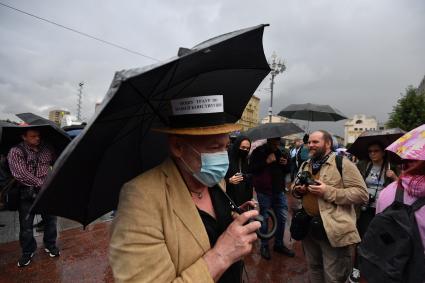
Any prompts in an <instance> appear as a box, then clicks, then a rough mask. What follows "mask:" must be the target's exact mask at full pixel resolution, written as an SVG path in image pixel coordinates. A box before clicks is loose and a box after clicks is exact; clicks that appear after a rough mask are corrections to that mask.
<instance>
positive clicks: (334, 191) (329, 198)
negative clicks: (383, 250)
mask: <svg viewBox="0 0 425 283" xmlns="http://www.w3.org/2000/svg"><path fill="white" fill-rule="evenodd" d="M335 156H336V155H335V153H332V154H331V156H330V157H329V159H328V160H327V161H326V162H325V164H323V165H322V167H321V169H320V177H319V180H321V181H322V182H324V183H325V184H326V193H325V194H324V196H323V198H318V203H319V210H320V216H321V218H322V220H323V226H324V228H325V231H326V234H327V236H328V239H329V242H330V244H331V246H333V247H344V246H347V245H351V244H355V243H359V242H360V236H359V233H358V231H357V228H356V212H355V210H354V205H356V204H365V203H367V201H368V198H369V195H368V192H367V189H366V184H365V182H364V180H363V177H362V176H361V174H360V172H359V170H358V169H357V167H356V165H354V163H352V162H351V161H350V160H348V159H347V158H344V159H343V163H342V175H343V179H344V182H342V179H341V175H340V174H339V172H338V169H337V167H336V162H335ZM306 162H307V165H306V166H305V167H304V170H305V171H307V170H308V171H311V164H310V160H307V161H306ZM300 170H301V169H300Z"/></svg>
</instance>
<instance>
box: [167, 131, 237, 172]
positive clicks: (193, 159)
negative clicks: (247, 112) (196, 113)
mask: <svg viewBox="0 0 425 283" xmlns="http://www.w3.org/2000/svg"><path fill="white" fill-rule="evenodd" d="M174 138H176V139H177V143H178V146H179V150H178V151H177V154H176V151H175V152H174V153H173V154H174V155H175V157H179V158H181V159H183V160H184V161H185V162H186V163H187V165H188V166H189V167H190V168H191V169H192V170H194V171H195V172H199V170H200V169H201V156H200V155H199V154H198V153H214V152H220V151H226V150H227V147H228V145H229V142H230V140H229V135H228V134H220V135H208V136H178V137H174ZM172 146H174V145H173V143H172ZM172 151H173V149H172ZM178 155H180V156H178Z"/></svg>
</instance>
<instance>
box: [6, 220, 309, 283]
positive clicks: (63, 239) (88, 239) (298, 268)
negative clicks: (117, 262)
mask: <svg viewBox="0 0 425 283" xmlns="http://www.w3.org/2000/svg"><path fill="white" fill-rule="evenodd" d="M110 223H111V222H110V221H107V222H102V223H97V224H93V225H89V226H88V227H87V229H86V230H82V229H81V228H74V229H68V230H65V231H62V232H61V233H60V235H59V239H58V247H59V248H60V250H61V256H60V257H58V258H50V257H49V256H48V255H47V254H46V253H45V252H44V250H43V246H42V237H41V236H37V237H36V239H37V244H38V249H37V252H36V254H35V255H34V257H33V260H32V262H31V264H30V265H29V266H27V267H24V268H19V267H17V265H16V264H17V260H18V258H19V256H20V248H19V243H18V242H17V241H14V242H10V243H4V244H0V282H1V283H3V282H4V283H9V282H11V283H12V282H22V283H23V282H25V283H26V282H28V283H29V282H31V283H41V282H65V283H66V282H113V276H112V271H111V269H110V267H109V265H108V259H107V251H108V242H109V229H110ZM287 244H291V243H287ZM294 248H295V250H296V254H297V255H296V256H295V258H288V257H286V256H284V255H281V254H277V253H274V252H272V260H270V261H266V260H264V259H262V258H261V256H260V251H259V245H255V247H254V250H253V252H252V254H251V255H249V256H247V257H246V259H245V261H246V270H247V276H248V279H249V282H250V283H254V282H265V283H267V282H308V281H307V274H306V271H307V267H306V264H305V261H304V257H303V255H302V251H301V245H300V244H299V243H296V244H295V245H294Z"/></svg>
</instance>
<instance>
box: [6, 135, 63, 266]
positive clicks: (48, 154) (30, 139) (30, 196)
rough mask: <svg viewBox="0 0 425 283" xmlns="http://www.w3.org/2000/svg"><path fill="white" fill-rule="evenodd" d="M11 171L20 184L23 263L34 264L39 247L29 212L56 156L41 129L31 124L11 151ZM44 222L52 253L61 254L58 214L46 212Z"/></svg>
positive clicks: (51, 254)
mask: <svg viewBox="0 0 425 283" xmlns="http://www.w3.org/2000/svg"><path fill="white" fill-rule="evenodd" d="M7 160H8V163H9V167H10V171H11V173H12V175H13V177H14V178H15V179H16V180H17V181H18V183H19V186H20V202H19V208H18V211H19V224H20V230H19V242H20V245H21V248H22V256H21V258H20V259H19V261H18V266H19V267H24V266H27V265H28V264H30V262H31V258H32V256H33V254H34V252H35V250H36V248H37V244H36V241H35V239H34V234H33V222H34V214H32V213H29V212H30V208H31V206H32V204H33V202H34V200H35V198H36V195H37V193H38V191H39V190H40V188H41V186H42V185H43V183H44V181H45V179H46V177H47V175H48V173H49V171H50V168H51V166H52V165H53V163H54V160H55V153H54V151H53V149H52V148H51V147H50V146H49V145H48V144H46V143H43V142H42V140H41V136H40V131H39V130H37V129H36V128H32V127H27V128H26V129H24V131H23V134H22V142H21V143H19V144H18V145H16V146H14V147H12V148H11V149H10V151H9V153H8V155H7ZM41 216H42V218H43V221H44V223H45V226H44V236H43V242H44V245H45V251H46V252H47V253H48V254H49V255H50V257H57V256H59V255H60V253H59V249H58V248H57V247H56V237H57V230H56V216H52V215H47V214H42V215H41Z"/></svg>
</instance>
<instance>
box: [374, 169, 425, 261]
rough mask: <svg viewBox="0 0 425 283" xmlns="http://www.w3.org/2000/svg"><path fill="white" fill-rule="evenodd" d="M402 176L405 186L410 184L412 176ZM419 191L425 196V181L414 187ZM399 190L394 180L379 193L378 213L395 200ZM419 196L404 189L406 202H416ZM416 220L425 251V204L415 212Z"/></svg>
mask: <svg viewBox="0 0 425 283" xmlns="http://www.w3.org/2000/svg"><path fill="white" fill-rule="evenodd" d="M401 178H402V182H403V183H402V184H403V187H404V188H407V187H408V186H409V182H410V180H411V177H409V176H404V177H401ZM414 189H415V190H417V191H420V195H421V196H422V197H425V182H423V183H421V184H418V185H417V188H414ZM396 190H397V182H392V183H391V184H389V185H388V186H387V187H386V188H385V189H384V190H383V191H382V192H381V194H380V195H379V199H378V201H377V203H376V213H380V212H382V211H383V210H384V209H385V208H387V207H388V206H389V205H391V203H392V202H393V201H394V198H395V192H396ZM416 199H417V197H414V196H411V195H409V194H408V193H407V190H405V191H404V203H406V204H412V203H414V202H415V200H416ZM415 217H416V221H417V223H418V228H419V233H420V235H421V238H422V246H423V247H424V253H425V206H423V207H422V208H420V209H419V210H418V211H416V213H415Z"/></svg>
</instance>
